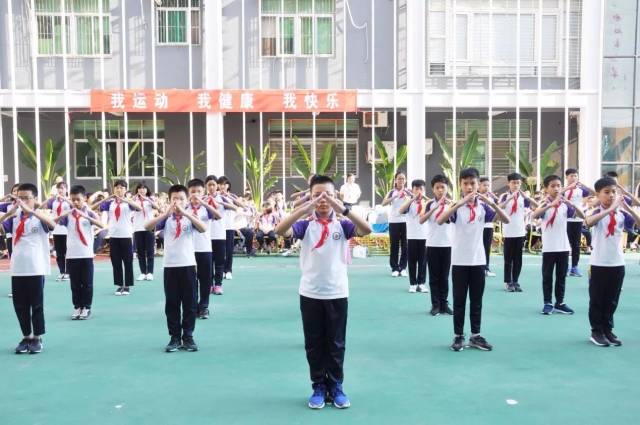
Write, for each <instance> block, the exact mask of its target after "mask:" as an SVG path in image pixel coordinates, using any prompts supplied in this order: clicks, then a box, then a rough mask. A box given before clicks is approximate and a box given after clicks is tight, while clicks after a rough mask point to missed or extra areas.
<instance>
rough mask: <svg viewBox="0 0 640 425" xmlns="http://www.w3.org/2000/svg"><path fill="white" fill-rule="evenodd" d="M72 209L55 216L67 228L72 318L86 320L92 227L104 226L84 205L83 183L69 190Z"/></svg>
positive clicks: (90, 297) (89, 300)
mask: <svg viewBox="0 0 640 425" xmlns="http://www.w3.org/2000/svg"><path fill="white" fill-rule="evenodd" d="M69 194H70V199H71V208H72V209H71V210H68V211H67V212H65V213H63V214H62V215H61V216H58V217H56V218H55V219H54V221H55V222H56V223H58V224H59V225H61V226H64V227H65V228H66V229H67V271H68V273H69V278H70V279H71V285H70V286H71V300H72V302H73V308H74V312H73V314H72V315H71V320H87V319H88V318H89V317H90V316H91V303H92V301H93V257H94V253H93V226H97V227H99V228H101V229H103V228H104V227H105V226H104V224H103V223H102V222H101V221H100V220H99V217H98V216H97V215H96V214H95V213H94V212H93V211H91V210H89V208H88V207H87V206H86V204H85V201H86V199H87V198H86V190H85V188H84V186H80V185H78V186H73V187H72V188H71V191H70V192H69Z"/></svg>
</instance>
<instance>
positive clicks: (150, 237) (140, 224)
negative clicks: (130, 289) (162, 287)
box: [132, 182, 160, 281]
mask: <svg viewBox="0 0 640 425" xmlns="http://www.w3.org/2000/svg"><path fill="white" fill-rule="evenodd" d="M132 199H133V201H134V202H136V203H137V204H138V205H139V206H140V211H134V212H133V240H134V241H135V246H136V254H137V255H138V266H139V267H140V275H139V276H138V277H137V278H136V280H137V281H143V280H148V281H150V280H153V266H154V263H155V244H156V235H155V233H153V232H149V231H148V230H145V228H144V225H145V223H146V222H147V221H148V220H151V219H152V218H153V215H154V212H153V210H160V208H159V206H158V204H157V203H156V202H155V199H154V198H152V194H151V190H150V189H149V187H148V186H147V185H146V184H145V183H144V182H140V183H138V184H137V185H136V188H135V195H133V198H132Z"/></svg>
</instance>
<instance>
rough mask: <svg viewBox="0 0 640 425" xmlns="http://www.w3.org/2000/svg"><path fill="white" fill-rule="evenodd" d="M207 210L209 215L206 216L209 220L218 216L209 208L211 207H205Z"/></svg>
mask: <svg viewBox="0 0 640 425" xmlns="http://www.w3.org/2000/svg"><path fill="white" fill-rule="evenodd" d="M205 211H206V214H207V215H206V217H207V218H208V219H209V220H213V219H215V218H216V216H215V215H213V213H212V212H211V211H210V210H209V208H205Z"/></svg>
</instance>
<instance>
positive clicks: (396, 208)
mask: <svg viewBox="0 0 640 425" xmlns="http://www.w3.org/2000/svg"><path fill="white" fill-rule="evenodd" d="M389 193H390V194H391V196H393V195H395V194H396V193H399V194H400V196H398V197H397V198H395V199H394V200H393V201H392V202H391V211H390V212H389V223H406V222H407V218H406V216H405V214H400V207H401V206H402V204H404V201H406V200H407V197H411V196H412V194H411V192H410V191H409V190H408V189H403V190H397V189H393V190H392V191H391V192H389Z"/></svg>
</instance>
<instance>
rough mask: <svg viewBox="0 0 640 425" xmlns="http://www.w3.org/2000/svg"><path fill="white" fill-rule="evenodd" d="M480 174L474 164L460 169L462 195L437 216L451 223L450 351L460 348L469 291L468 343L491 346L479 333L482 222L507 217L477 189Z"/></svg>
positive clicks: (506, 219)
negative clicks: (469, 329)
mask: <svg viewBox="0 0 640 425" xmlns="http://www.w3.org/2000/svg"><path fill="white" fill-rule="evenodd" d="M479 179H480V174H479V172H478V170H477V169H475V168H466V169H464V170H462V171H460V188H461V189H462V196H463V198H462V199H461V200H459V201H458V202H456V203H455V204H453V205H452V206H451V207H449V208H448V209H447V210H446V211H444V212H443V213H442V215H441V216H440V217H439V218H438V220H437V223H438V224H440V225H443V224H444V223H446V222H447V220H449V221H451V222H452V223H453V224H452V227H453V248H452V250H451V264H452V268H451V280H452V283H453V330H454V334H455V335H454V339H453V344H451V349H452V350H453V351H462V350H463V349H464V346H465V340H464V316H465V314H464V313H465V307H466V304H467V294H469V319H470V321H471V337H470V338H469V346H471V347H474V348H478V349H480V350H483V351H491V350H492V349H493V346H492V345H491V344H489V343H488V342H487V341H486V340H485V339H484V338H483V337H482V336H481V335H480V323H481V317H482V295H483V293H484V284H485V266H486V258H485V252H484V247H483V245H482V233H483V231H484V225H485V223H488V222H491V221H493V219H494V217H496V216H497V217H498V218H499V219H500V220H502V222H504V223H508V222H509V217H507V215H506V214H505V213H504V211H502V210H501V209H500V207H499V206H497V205H496V204H495V203H494V202H493V201H492V200H491V199H489V198H487V197H486V196H484V195H482V194H480V193H478V180H479Z"/></svg>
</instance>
